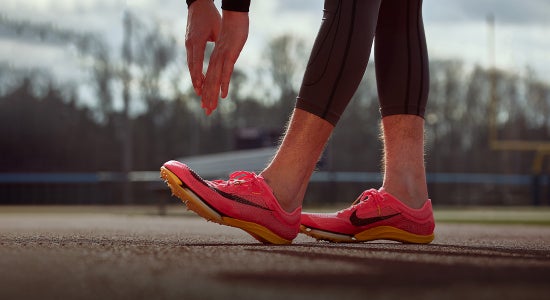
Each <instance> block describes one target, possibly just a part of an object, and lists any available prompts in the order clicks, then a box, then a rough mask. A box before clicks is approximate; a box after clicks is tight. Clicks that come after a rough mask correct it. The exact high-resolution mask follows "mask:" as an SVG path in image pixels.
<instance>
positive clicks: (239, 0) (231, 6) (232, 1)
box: [222, 0, 250, 12]
mask: <svg viewBox="0 0 550 300" xmlns="http://www.w3.org/2000/svg"><path fill="white" fill-rule="evenodd" d="M222 9H223V10H230V11H240V12H248V10H249V9H250V0H222Z"/></svg>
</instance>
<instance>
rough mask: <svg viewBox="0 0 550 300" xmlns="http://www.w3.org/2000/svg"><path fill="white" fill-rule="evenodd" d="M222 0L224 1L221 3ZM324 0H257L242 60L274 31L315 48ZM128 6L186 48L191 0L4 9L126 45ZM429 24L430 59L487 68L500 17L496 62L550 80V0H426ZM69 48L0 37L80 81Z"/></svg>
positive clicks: (93, 0) (14, 58)
mask: <svg viewBox="0 0 550 300" xmlns="http://www.w3.org/2000/svg"><path fill="white" fill-rule="evenodd" d="M216 3H217V4H218V7H219V4H220V0H216ZM322 7H323V1H322V0H252V7H251V15H250V16H251V30H250V37H249V40H248V43H247V45H246V47H245V49H244V50H243V53H242V54H241V57H240V58H239V62H238V64H239V65H240V66H241V67H246V66H256V65H257V64H258V60H259V58H260V57H261V53H262V50H263V49H264V48H265V45H266V43H267V41H268V40H269V39H271V38H272V37H273V36H274V35H278V34H283V33H288V32H290V33H293V34H295V35H297V36H299V37H301V38H304V39H305V40H306V41H307V42H308V46H309V47H310V46H311V43H312V42H313V39H314V37H315V34H316V32H317V30H318V26H319V24H320V20H321V17H322ZM124 9H129V10H131V11H132V12H134V13H136V14H138V15H139V16H140V17H143V18H153V19H156V20H159V21H161V22H162V24H163V26H164V27H165V28H169V29H170V30H174V32H175V33H176V34H177V35H178V39H179V40H178V41H179V45H180V49H181V51H184V47H183V38H184V30H185V22H186V14H187V8H186V4H185V1H184V0H127V1H122V0H84V1H83V0H3V1H2V9H1V10H0V13H1V14H3V15H4V16H7V17H9V18H14V19H25V20H32V21H36V22H52V23H53V24H56V25H57V26H59V27H61V28H70V29H77V30H82V31H93V32H98V33H101V34H103V35H104V36H105V37H106V38H107V40H108V41H109V42H110V43H112V44H117V43H120V42H121V36H122V34H121V23H122V16H123V11H124ZM423 13H424V23H425V26H426V35H427V39H428V50H429V55H430V58H432V59H435V58H452V59H460V60H463V61H465V62H466V63H468V64H469V65H473V64H481V65H483V66H487V65H488V50H487V45H488V42H487V40H488V31H487V22H486V18H487V15H488V14H490V13H492V14H494V15H495V17H496V48H497V56H496V63H497V66H498V67H500V68H505V69H509V70H511V71H515V72H524V70H525V68H526V66H527V65H529V66H531V67H532V68H533V69H534V70H535V71H536V72H537V74H538V75H539V76H540V77H542V78H544V79H545V80H546V81H549V82H550V38H549V37H550V21H548V16H549V15H550V1H548V0H529V1H516V0H460V1H457V0H425V1H424V8H423ZM69 52H70V51H68V48H67V47H55V46H43V45H39V44H34V43H31V42H29V41H20V40H16V39H13V38H7V37H5V36H2V35H1V34H0V61H3V62H6V61H7V62H9V63H11V64H13V65H15V66H25V67H34V66H37V67H52V66H55V68H54V72H55V74H56V75H57V76H58V77H61V78H64V77H68V78H74V76H73V75H72V74H74V70H75V69H76V68H77V67H78V65H79V64H78V61H77V60H76V56H75V55H73V56H72V58H71V56H70V53H69Z"/></svg>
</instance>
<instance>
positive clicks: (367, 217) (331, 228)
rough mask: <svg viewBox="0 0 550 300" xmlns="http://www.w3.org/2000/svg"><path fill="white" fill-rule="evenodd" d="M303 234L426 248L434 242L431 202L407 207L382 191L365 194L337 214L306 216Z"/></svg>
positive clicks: (318, 237) (303, 223)
mask: <svg viewBox="0 0 550 300" xmlns="http://www.w3.org/2000/svg"><path fill="white" fill-rule="evenodd" d="M301 222H302V225H301V231H302V233H305V234H307V235H309V236H311V237H314V238H316V239H318V240H327V241H332V242H348V243H350V242H366V241H372V240H394V241H399V242H404V243H418V244H427V243H430V242H431V241H432V240H433V239H434V234H433V232H434V228H435V223H434V218H433V212H432V204H431V201H430V200H428V201H426V203H425V204H424V206H423V207H422V208H420V209H412V208H410V207H407V206H406V205H404V204H403V203H401V201H399V200H397V199H396V198H394V197H393V196H392V195H390V194H388V193H386V192H385V191H384V190H383V189H380V190H375V189H371V190H367V191H364V192H363V193H362V194H361V195H360V196H359V197H358V198H357V200H355V202H354V203H353V204H352V205H351V207H349V208H346V209H344V210H341V211H338V212H336V213H323V214H317V213H303V214H302V221H301Z"/></svg>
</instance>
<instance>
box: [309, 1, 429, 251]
mask: <svg viewBox="0 0 550 300" xmlns="http://www.w3.org/2000/svg"><path fill="white" fill-rule="evenodd" d="M421 6H422V1H421V0H407V1H404V0H383V1H382V3H381V5H380V11H379V14H378V24H377V29H376V41H375V62H376V78H377V84H378V93H379V100H380V109H381V113H382V117H383V118H382V136H383V142H384V182H383V184H382V188H380V189H379V190H375V189H370V190H366V191H364V192H363V193H362V194H361V195H360V196H359V197H358V198H357V200H356V201H355V202H354V203H353V204H352V206H351V207H350V208H347V209H344V210H341V211H339V212H337V213H332V214H309V213H302V220H301V224H302V229H301V230H302V232H303V233H305V234H308V235H310V236H312V237H315V238H317V239H322V240H329V241H334V242H359V241H370V240H377V239H389V240H396V241H402V242H408V243H429V242H431V241H432V240H433V238H434V235H433V230H434V226H435V224H434V219H433V212H432V206H431V201H430V200H429V199H428V192H427V186H426V174H425V169H424V119H423V115H424V110H425V107H426V102H427V96H428V60H427V51H426V42H425V37H424V30H423V25H422V15H421Z"/></svg>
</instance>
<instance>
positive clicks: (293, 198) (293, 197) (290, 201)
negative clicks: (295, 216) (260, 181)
mask: <svg viewBox="0 0 550 300" xmlns="http://www.w3.org/2000/svg"><path fill="white" fill-rule="evenodd" d="M261 175H262V177H263V178H264V180H265V182H266V183H267V185H268V186H269V187H270V188H271V191H272V192H273V195H274V196H275V199H277V202H279V205H280V206H281V208H282V209H283V210H285V211H286V212H289V213H290V212H293V211H295V210H296V208H298V207H300V206H301V205H302V200H303V197H304V195H303V194H302V195H301V193H300V188H296V187H294V188H291V187H289V186H287V185H285V184H283V183H280V181H278V180H275V179H274V178H273V177H272V176H270V173H269V171H267V172H266V171H264V172H262V173H261ZM300 195H301V197H300Z"/></svg>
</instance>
